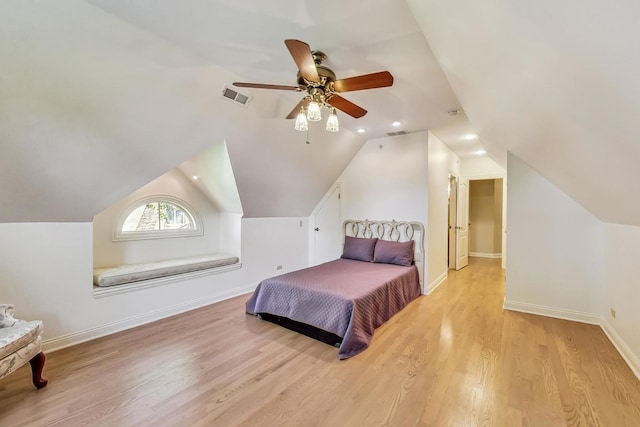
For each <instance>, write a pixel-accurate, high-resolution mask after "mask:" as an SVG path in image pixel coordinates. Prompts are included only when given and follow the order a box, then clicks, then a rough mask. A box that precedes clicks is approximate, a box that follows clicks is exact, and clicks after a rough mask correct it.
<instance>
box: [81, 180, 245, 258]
mask: <svg viewBox="0 0 640 427" xmlns="http://www.w3.org/2000/svg"><path fill="white" fill-rule="evenodd" d="M157 195H169V196H173V197H177V198H179V199H182V200H184V201H185V202H187V203H188V204H189V205H190V206H191V207H192V208H193V210H194V211H195V213H196V214H197V215H198V216H199V217H200V219H201V220H202V226H203V230H204V235H202V236H189V237H177V238H171V239H147V240H127V241H116V242H114V241H113V230H114V225H115V224H116V223H117V221H118V219H119V218H120V215H122V213H123V212H124V211H125V210H126V209H127V208H128V207H130V205H131V204H132V203H135V202H136V201H138V200H140V199H142V198H144V197H148V196H157ZM93 225H94V232H93V250H94V265H95V267H96V268H98V267H109V266H115V265H119V264H135V263H143V262H149V261H159V260H164V259H170V258H183V257H188V256H195V255H204V254H210V253H215V252H228V253H231V254H233V255H239V253H238V252H231V251H230V249H232V248H236V249H237V247H238V244H235V245H230V247H222V246H221V243H222V242H223V241H224V242H227V241H229V240H230V236H228V235H229V234H233V233H234V231H235V230H234V229H227V228H223V227H222V226H221V225H222V221H221V218H220V213H219V212H218V210H217V209H216V207H215V206H214V205H213V204H212V203H211V201H210V200H209V199H208V198H207V197H205V196H204V195H203V194H202V193H201V192H200V191H199V190H198V189H197V188H196V187H194V186H193V184H192V183H191V182H190V181H189V179H187V178H186V177H185V176H184V175H183V174H182V173H181V172H180V171H179V170H178V169H173V170H171V171H169V172H167V173H166V174H164V175H162V176H160V177H159V178H157V179H155V180H153V181H151V182H150V183H149V184H147V185H145V186H144V187H142V188H140V189H139V190H137V191H135V192H133V193H132V194H130V195H129V196H127V197H125V198H124V199H122V200H120V201H118V202H117V203H115V204H114V205H113V206H111V207H109V208H107V209H105V210H104V211H102V212H100V213H99V214H98V215H96V216H95V218H94V220H93ZM236 238H237V239H238V242H239V239H240V236H236Z"/></svg>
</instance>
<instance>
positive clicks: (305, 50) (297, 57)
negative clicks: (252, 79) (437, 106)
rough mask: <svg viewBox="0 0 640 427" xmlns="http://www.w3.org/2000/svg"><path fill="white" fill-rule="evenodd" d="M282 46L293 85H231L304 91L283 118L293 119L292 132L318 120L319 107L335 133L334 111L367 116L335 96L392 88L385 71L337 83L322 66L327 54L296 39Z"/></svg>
mask: <svg viewBox="0 0 640 427" xmlns="http://www.w3.org/2000/svg"><path fill="white" fill-rule="evenodd" d="M284 44H285V45H286V46H287V49H289V53H290V54H291V56H292V57H293V61H294V62H295V63H296V65H297V66H298V70H299V71H298V75H297V86H284V85H269V84H262V83H241V82H234V83H233V85H234V86H238V87H250V88H257V89H277V90H295V91H297V92H307V95H306V96H305V97H304V98H303V99H302V100H300V102H298V105H296V106H295V107H294V109H293V110H291V112H290V113H289V115H288V116H287V119H293V118H295V119H296V121H295V125H294V128H295V129H296V130H299V131H307V130H308V129H309V124H308V121H320V120H322V113H321V110H322V107H326V108H330V109H331V113H330V114H329V118H328V119H327V125H326V130H327V131H329V132H337V131H338V130H339V129H340V127H339V123H338V115H337V112H336V109H338V110H340V111H342V112H344V113H347V114H349V115H350V116H351V117H354V118H356V119H358V118H360V117H362V116H364V115H365V114H367V110H365V109H364V108H362V107H360V106H358V105H356V104H354V103H353V102H351V101H349V100H347V99H345V98H343V97H342V96H340V95H339V94H338V93H341V92H349V91H356V90H365V89H374V88H379V87H388V86H391V85H393V76H392V75H391V73H389V72H388V71H380V72H377V73H371V74H363V75H360V76H355V77H349V78H346V79H340V80H338V79H336V75H335V73H334V72H333V71H332V70H331V69H330V68H328V67H326V66H324V65H322V62H323V61H324V60H325V59H327V55H325V54H324V53H323V52H320V51H312V50H311V48H310V47H309V45H308V44H307V43H305V42H302V41H300V40H294V39H287V40H285V41H284ZM305 109H306V113H305Z"/></svg>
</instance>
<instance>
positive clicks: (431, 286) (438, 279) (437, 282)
mask: <svg viewBox="0 0 640 427" xmlns="http://www.w3.org/2000/svg"><path fill="white" fill-rule="evenodd" d="M448 275H449V271H445V272H444V273H442V274H441V275H439V276H438V277H436V279H435V280H434V281H433V282H431V283H429V284H428V285H427V289H425V293H424V294H425V295H429V294H430V293H431V292H433V291H434V290H435V289H436V288H437V287H438V286H440V285H442V284H443V283H444V281H445V280H447V276H448Z"/></svg>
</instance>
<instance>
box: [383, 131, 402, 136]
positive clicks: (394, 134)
mask: <svg viewBox="0 0 640 427" xmlns="http://www.w3.org/2000/svg"><path fill="white" fill-rule="evenodd" d="M406 134H407V131H406V130H399V131H398V132H389V133H387V135H389V136H396V135H406Z"/></svg>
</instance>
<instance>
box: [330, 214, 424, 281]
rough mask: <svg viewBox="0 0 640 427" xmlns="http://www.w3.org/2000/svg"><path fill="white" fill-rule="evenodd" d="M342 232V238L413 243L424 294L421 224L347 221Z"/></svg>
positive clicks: (422, 234) (422, 232)
mask: <svg viewBox="0 0 640 427" xmlns="http://www.w3.org/2000/svg"><path fill="white" fill-rule="evenodd" d="M343 231H344V233H343V235H344V236H351V237H366V238H374V237H377V238H378V239H382V240H391V241H394V242H408V241H409V240H413V241H415V249H414V254H413V260H414V262H415V264H416V267H418V272H419V273H420V286H421V288H422V293H423V294H424V226H423V225H422V224H421V223H419V222H416V221H396V220H391V221H378V220H369V219H364V220H361V219H347V220H345V221H344V223H343ZM343 240H344V239H343Z"/></svg>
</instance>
